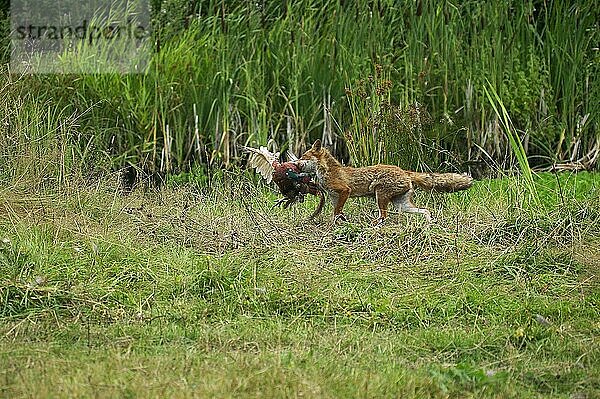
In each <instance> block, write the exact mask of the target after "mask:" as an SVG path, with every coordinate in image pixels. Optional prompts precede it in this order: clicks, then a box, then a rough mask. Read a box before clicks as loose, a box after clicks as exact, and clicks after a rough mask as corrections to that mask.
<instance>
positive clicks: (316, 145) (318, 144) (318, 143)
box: [312, 139, 321, 151]
mask: <svg viewBox="0 0 600 399" xmlns="http://www.w3.org/2000/svg"><path fill="white" fill-rule="evenodd" d="M312 149H313V150H315V151H321V140H319V139H317V140H316V141H315V142H314V144H313V145H312Z"/></svg>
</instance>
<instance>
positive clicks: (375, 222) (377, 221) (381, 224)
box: [371, 218, 384, 227]
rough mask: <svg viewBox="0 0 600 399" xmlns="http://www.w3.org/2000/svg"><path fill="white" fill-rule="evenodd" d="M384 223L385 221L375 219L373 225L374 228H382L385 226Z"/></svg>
mask: <svg viewBox="0 0 600 399" xmlns="http://www.w3.org/2000/svg"><path fill="white" fill-rule="evenodd" d="M383 221H384V219H382V218H377V219H373V221H372V222H371V224H372V225H373V227H381V226H383Z"/></svg>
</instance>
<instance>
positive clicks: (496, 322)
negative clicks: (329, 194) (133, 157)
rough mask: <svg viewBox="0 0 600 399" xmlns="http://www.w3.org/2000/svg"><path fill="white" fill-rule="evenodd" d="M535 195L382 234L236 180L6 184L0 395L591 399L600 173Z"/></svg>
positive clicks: (439, 213) (1, 213)
mask: <svg viewBox="0 0 600 399" xmlns="http://www.w3.org/2000/svg"><path fill="white" fill-rule="evenodd" d="M114 184H115V185H116V184H117V183H116V182H115V183H114ZM533 184H534V185H535V188H536V189H537V193H538V197H539V200H540V205H539V206H538V207H536V206H535V204H533V203H531V202H530V201H529V199H528V196H527V195H526V194H527V192H528V191H527V190H528V189H527V187H526V185H524V184H523V183H522V181H521V179H520V178H505V179H503V180H498V181H494V180H484V181H479V182H477V183H476V184H475V186H474V187H473V188H472V189H471V190H469V191H466V192H463V193H458V194H450V195H443V196H442V195H430V194H423V193H420V195H419V198H417V201H418V203H420V204H423V205H426V206H428V207H429V208H430V209H431V210H432V211H433V215H434V217H436V219H437V222H436V223H435V224H433V225H432V226H430V227H427V226H426V225H425V223H424V221H423V220H422V219H421V218H419V217H418V216H415V215H398V216H392V217H391V218H390V219H389V221H388V222H387V223H386V225H385V226H383V227H382V228H380V229H376V228H372V227H370V223H369V222H370V219H371V218H373V217H375V205H374V203H373V202H372V201H371V200H354V201H352V202H351V203H349V208H348V212H347V213H348V215H349V216H350V218H351V222H350V223H346V224H342V225H337V226H332V225H330V224H328V223H327V222H319V223H317V224H314V223H310V222H307V221H305V220H306V218H307V217H308V215H309V214H310V213H311V212H312V209H313V208H314V206H315V205H316V201H315V200H314V199H311V200H310V201H307V202H306V203H305V204H301V205H298V206H296V207H295V208H293V209H291V210H287V211H285V210H271V209H270V203H271V201H272V199H273V194H272V192H271V190H270V189H268V188H266V187H264V186H258V187H257V186H256V185H255V184H254V183H252V182H251V181H250V180H248V179H247V178H245V177H240V176H239V175H235V174H224V175H223V176H222V177H221V178H219V179H217V180H214V181H212V182H210V186H211V187H213V188H212V189H211V188H207V186H206V185H202V186H199V187H196V188H194V186H193V185H189V184H188V185H185V186H180V185H178V184H175V183H173V184H172V185H170V187H169V188H165V189H163V190H161V191H156V192H148V193H146V194H144V193H142V192H140V191H135V192H133V193H132V194H130V195H129V196H123V195H121V194H120V193H119V191H118V190H117V189H111V188H110V187H111V182H110V180H108V179H107V180H104V181H103V182H102V183H98V182H96V183H95V184H89V185H87V186H77V187H76V188H70V187H68V186H67V187H65V186H63V188H62V189H42V190H38V189H31V187H25V186H18V185H13V186H4V187H3V188H2V192H1V193H0V198H1V202H0V239H1V240H2V241H1V242H0V245H1V247H0V276H1V277H0V320H1V321H0V364H2V365H3V367H2V369H1V371H0V396H6V397H56V396H64V397H74V396H81V397H92V396H94V397H115V396H118V397H207V396H217V397H289V396H293V397H296V396H306V397H315V398H317V397H319V398H321V397H345V398H346V397H405V398H423V397H477V398H482V397H498V398H499V397H502V398H504V397H514V398H521V397H540V398H550V397H556V398H572V397H587V398H593V397H597V395H598V394H599V392H600V367H599V366H598V365H599V364H600V350H599V349H598V348H600V345H598V344H599V342H598V337H599V336H600V334H599V333H600V324H599V320H600V314H599V313H600V311H599V309H600V290H599V284H598V283H599V281H598V276H597V270H598V266H600V250H599V249H600V241H599V240H598V237H600V203H599V202H600V200H599V198H600V180H599V179H598V176H597V175H592V174H586V173H579V174H560V175H552V174H544V175H542V176H534V183H533ZM327 211H328V212H330V211H331V210H330V209H328V210H327ZM325 218H326V220H328V218H329V215H327V216H326V217H325Z"/></svg>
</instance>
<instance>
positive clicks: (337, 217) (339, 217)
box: [333, 213, 348, 224]
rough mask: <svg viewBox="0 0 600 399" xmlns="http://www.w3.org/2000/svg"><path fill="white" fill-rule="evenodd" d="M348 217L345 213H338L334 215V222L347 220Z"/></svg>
mask: <svg viewBox="0 0 600 399" xmlns="http://www.w3.org/2000/svg"><path fill="white" fill-rule="evenodd" d="M347 221H348V219H346V216H345V215H344V214H343V213H339V214H337V215H334V216H333V223H334V224H335V223H338V222H347Z"/></svg>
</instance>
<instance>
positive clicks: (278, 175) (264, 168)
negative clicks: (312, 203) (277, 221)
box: [243, 147, 325, 218]
mask: <svg viewBox="0 0 600 399" xmlns="http://www.w3.org/2000/svg"><path fill="white" fill-rule="evenodd" d="M243 149H244V150H245V151H246V152H249V153H250V157H249V158H248V164H249V165H250V166H251V167H252V168H254V169H256V171H257V172H258V173H260V175H261V176H262V177H263V178H264V179H265V180H266V181H267V183H270V182H271V181H273V182H275V184H277V187H279V191H281V194H283V195H284V198H281V199H279V200H277V201H276V202H275V206H279V205H282V204H283V207H284V208H287V207H288V206H290V205H292V204H293V203H295V202H303V201H304V195H305V194H312V195H315V196H317V197H319V198H320V201H319V205H318V206H317V209H316V210H315V212H313V214H312V215H311V218H312V217H315V216H317V215H318V214H319V213H320V212H321V210H322V209H323V205H324V203H325V198H324V196H323V192H324V191H323V188H322V187H321V186H320V185H319V184H318V183H317V182H315V181H314V180H313V179H312V176H311V174H310V173H309V172H310V171H314V170H315V169H316V168H315V165H312V163H313V161H305V160H299V159H298V158H297V157H296V156H295V155H294V154H292V153H291V152H289V151H288V153H287V155H288V158H290V160H289V161H287V162H280V160H279V155H280V154H279V153H278V152H277V153H275V154H274V153H272V152H270V151H269V150H267V148H266V147H260V148H259V149H256V148H252V147H243Z"/></svg>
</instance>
